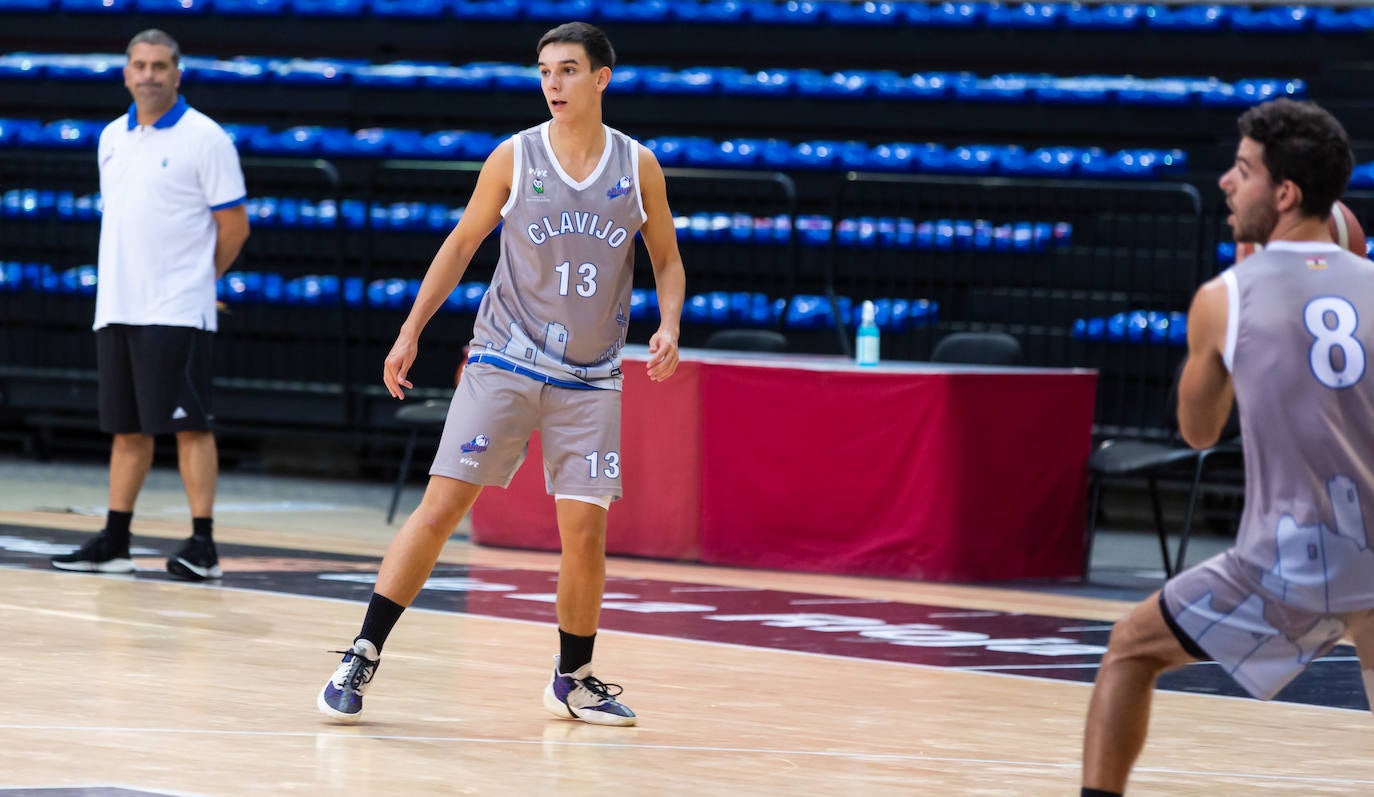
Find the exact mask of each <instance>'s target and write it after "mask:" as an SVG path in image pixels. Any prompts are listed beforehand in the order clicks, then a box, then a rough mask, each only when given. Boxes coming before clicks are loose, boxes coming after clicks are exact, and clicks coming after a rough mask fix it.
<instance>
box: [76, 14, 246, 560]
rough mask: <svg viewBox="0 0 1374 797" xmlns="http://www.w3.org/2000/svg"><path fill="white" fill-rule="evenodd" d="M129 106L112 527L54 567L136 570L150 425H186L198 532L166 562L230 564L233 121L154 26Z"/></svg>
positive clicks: (111, 177)
mask: <svg viewBox="0 0 1374 797" xmlns="http://www.w3.org/2000/svg"><path fill="white" fill-rule="evenodd" d="M126 52H127V55H128V59H129V60H128V63H127V65H126V66H125V67H124V85H125V87H127V88H128V89H129V93H130V94H131V95H133V100H134V101H133V104H132V105H130V106H129V111H128V113H127V114H125V115H123V116H120V117H119V118H118V119H116V120H114V121H113V122H111V123H110V124H109V125H108V126H107V127H106V128H105V130H104V131H103V132H102V133H101V134H100V149H99V160H100V191H101V195H102V197H103V199H104V216H103V219H102V222H101V227H100V263H99V286H98V289H97V292H96V302H95V331H96V350H97V361H98V364H99V373H100V391H99V394H100V428H101V429H102V430H104V431H106V432H109V433H110V434H112V435H114V443H113V445H112V447H111V451H110V508H109V514H108V516H107V518H106V523H105V528H104V530H102V531H101V532H100V534H98V535H96V536H95V537H94V538H92V539H91V540H89V541H88V542H87V543H86V544H85V545H83V546H82V547H81V548H80V549H79V550H77V551H76V552H74V553H71V554H67V555H65V556H57V557H53V559H52V564H53V567H56V568H59V569H62V570H79V571H85V572H99V573H127V572H130V571H132V570H133V569H134V564H133V561H132V560H131V559H130V558H129V523H130V520H131V519H132V518H133V510H134V502H135V501H136V500H137V499H138V493H139V490H140V488H141V487H142V486H143V479H144V477H145V476H146V475H147V473H148V469H149V467H150V466H151V465H152V462H153V435H157V434H167V433H174V434H176V439H177V459H178V463H179V465H180V469H181V479H182V482H183V483H184V484H185V487H186V497H187V499H188V500H189V501H190V505H191V525H192V535H191V538H190V539H189V540H187V542H186V544H185V545H183V546H182V548H181V549H180V550H179V551H178V552H177V553H175V554H173V555H172V556H171V557H170V558H169V559H168V560H167V570H168V571H169V572H171V573H173V574H175V575H177V576H180V577H182V578H186V579H190V580H193V581H201V580H204V579H207V578H218V577H219V576H220V575H221V571H220V566H219V557H218V556H217V554H216V552H215V544H214V541H213V534H212V515H213V509H214V502H215V480H216V478H217V476H218V473H219V461H218V459H219V457H218V452H217V450H216V447H215V438H214V433H213V432H212V431H211V427H212V423H213V421H214V415H213V413H212V411H211V406H210V366H211V345H212V342H213V337H214V332H215V329H216V324H215V320H216V319H215V280H216V278H217V277H219V275H221V274H223V273H224V272H225V271H227V270H228V269H229V266H230V265H232V264H233V262H234V260H235V259H236V258H237V257H238V255H239V251H240V250H241V249H242V248H243V243H244V241H245V240H247V238H248V215H247V213H246V211H245V209H244V205H243V203H244V199H245V190H244V186H243V172H242V170H241V169H240V168H239V158H238V153H237V151H235V149H234V144H233V142H232V141H231V140H230V139H229V136H228V134H226V133H225V132H224V130H222V129H221V128H220V126H219V125H217V124H215V122H214V121H213V120H211V119H210V118H209V117H208V116H205V115H204V114H202V113H200V112H199V111H197V110H195V109H194V108H191V107H190V106H188V105H187V104H186V100H185V99H183V98H181V97H180V96H179V95H178V92H177V90H178V89H179V88H180V86H181V67H180V62H181V50H180V48H179V47H178V46H177V43H176V41H175V40H174V39H172V37H171V36H168V35H167V34H166V33H164V32H162V31H160V30H145V31H143V32H142V33H139V34H138V35H136V36H134V37H133V39H132V40H130V42H129V47H128V50H127V51H126Z"/></svg>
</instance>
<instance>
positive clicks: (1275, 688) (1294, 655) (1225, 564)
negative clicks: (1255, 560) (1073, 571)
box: [1162, 551, 1370, 700]
mask: <svg viewBox="0 0 1374 797" xmlns="http://www.w3.org/2000/svg"><path fill="white" fill-rule="evenodd" d="M1261 575H1262V574H1261V573H1259V572H1258V568H1255V567H1253V566H1251V565H1248V564H1246V563H1245V562H1243V561H1241V560H1240V559H1239V558H1238V557H1237V556H1236V555H1235V554H1234V553H1233V552H1231V551H1227V552H1225V553H1221V554H1217V555H1216V556H1214V557H1212V558H1211V559H1208V560H1207V561H1205V562H1203V563H1202V564H1200V565H1198V566H1196V567H1192V568H1189V569H1188V570H1187V571H1185V572H1183V573H1180V574H1179V575H1178V576H1176V577H1174V578H1172V579H1170V580H1169V582H1168V583H1167V584H1165V585H1164V590H1163V593H1162V597H1163V601H1162V603H1163V605H1164V608H1165V609H1166V610H1167V611H1168V614H1169V616H1170V617H1169V618H1168V619H1171V620H1172V624H1171V625H1172V627H1173V628H1174V631H1175V633H1176V634H1179V633H1181V634H1183V635H1186V637H1187V638H1188V639H1190V640H1192V641H1193V642H1194V643H1195V644H1196V645H1197V647H1199V648H1201V649H1202V651H1203V652H1205V653H1206V654H1207V656H1209V657H1210V658H1211V659H1212V660H1213V661H1215V662H1216V663H1217V664H1219V665H1221V667H1222V668H1223V669H1224V670H1225V671H1226V672H1227V673H1228V674H1230V675H1231V677H1232V678H1235V679H1236V682H1237V683H1239V684H1240V685H1241V686H1243V687H1245V690H1246V691H1247V692H1249V693H1250V694H1252V695H1254V696H1255V697H1257V698H1260V699H1261V700H1269V699H1271V698H1273V697H1274V696H1275V695H1277V694H1278V693H1279V691H1280V690H1282V689H1283V687H1285V686H1287V685H1288V682H1289V681H1291V680H1293V679H1294V678H1296V677H1297V676H1298V674H1299V673H1301V672H1302V671H1303V669H1304V668H1306V667H1307V665H1308V664H1310V663H1312V661H1313V660H1314V659H1317V658H1320V657H1322V656H1324V655H1326V653H1327V652H1328V651H1330V650H1331V648H1332V647H1333V646H1334V645H1335V644H1336V643H1337V642H1339V641H1340V639H1341V637H1342V636H1343V635H1344V634H1345V633H1346V630H1347V628H1349V627H1350V626H1352V625H1361V626H1362V625H1364V624H1365V622H1366V621H1367V619H1368V617H1369V614H1370V613H1369V612H1368V611H1364V612H1350V613H1345V614H1325V613H1321V612H1314V611H1311V610H1309V609H1302V608H1298V607H1296V606H1293V605H1291V604H1287V603H1283V602H1282V601H1280V600H1278V598H1277V597H1276V596H1275V595H1274V594H1273V593H1271V592H1270V591H1268V590H1266V589H1265V588H1264V586H1263V584H1261V583H1260V578H1261ZM1185 647H1186V645H1185Z"/></svg>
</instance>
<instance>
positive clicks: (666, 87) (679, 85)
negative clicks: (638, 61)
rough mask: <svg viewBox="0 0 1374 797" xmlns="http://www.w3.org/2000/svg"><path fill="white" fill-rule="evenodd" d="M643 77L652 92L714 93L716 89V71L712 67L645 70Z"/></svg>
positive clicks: (647, 89)
mask: <svg viewBox="0 0 1374 797" xmlns="http://www.w3.org/2000/svg"><path fill="white" fill-rule="evenodd" d="M641 77H642V80H643V85H644V88H645V90H646V91H648V92H649V93H650V94H713V93H715V91H716V72H715V70H714V69H712V68H710V67H696V68H692V69H683V70H681V71H674V70H671V69H664V70H658V71H654V72H649V71H648V70H643V71H642V72H641Z"/></svg>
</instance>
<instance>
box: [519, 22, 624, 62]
mask: <svg viewBox="0 0 1374 797" xmlns="http://www.w3.org/2000/svg"><path fill="white" fill-rule="evenodd" d="M550 44H580V45H582V49H584V50H586V51H587V60H588V61H590V62H591V65H592V71H593V72H595V71H596V70H598V69H600V68H601V67H603V66H609V67H611V68H612V69H614V68H615V49H614V48H612V47H611V40H610V39H608V38H606V33H605V32H604V31H602V30H601V28H598V27H596V26H595V25H588V24H587V23H585V22H565V23H564V24H562V25H559V26H558V27H556V28H553V29H552V30H550V31H548V32H547V33H545V34H544V35H543V36H540V37H539V45H538V46H537V47H535V48H534V54H535V57H536V58H537V57H538V56H539V53H541V52H543V51H544V48H545V47H547V46H548V45H550Z"/></svg>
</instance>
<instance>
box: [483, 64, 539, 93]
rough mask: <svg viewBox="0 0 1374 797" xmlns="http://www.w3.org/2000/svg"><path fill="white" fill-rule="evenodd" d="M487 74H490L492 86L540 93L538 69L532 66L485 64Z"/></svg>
mask: <svg viewBox="0 0 1374 797" xmlns="http://www.w3.org/2000/svg"><path fill="white" fill-rule="evenodd" d="M485 66H486V68H487V71H488V73H490V74H491V82H492V86H493V87H495V88H497V89H501V90H509V91H516V92H519V91H540V90H541V88H542V84H541V82H540V79H539V69H538V67H534V66H518V65H516V64H486V65H485Z"/></svg>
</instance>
